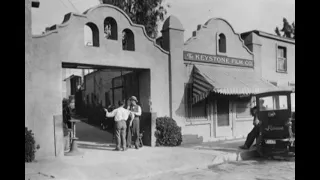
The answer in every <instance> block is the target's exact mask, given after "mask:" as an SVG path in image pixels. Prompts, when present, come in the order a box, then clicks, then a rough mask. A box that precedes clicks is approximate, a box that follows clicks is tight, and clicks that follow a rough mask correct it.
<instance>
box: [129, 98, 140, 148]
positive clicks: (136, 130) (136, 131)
mask: <svg viewBox="0 0 320 180" xmlns="http://www.w3.org/2000/svg"><path fill="white" fill-rule="evenodd" d="M130 101H131V106H130V111H131V112H133V113H134V119H133V120H132V121H130V126H131V124H132V134H133V141H134V145H135V148H136V149H139V144H140V142H139V136H140V116H141V113H142V112H141V107H140V106H139V105H137V102H138V99H137V98H136V97H135V96H131V98H130Z"/></svg>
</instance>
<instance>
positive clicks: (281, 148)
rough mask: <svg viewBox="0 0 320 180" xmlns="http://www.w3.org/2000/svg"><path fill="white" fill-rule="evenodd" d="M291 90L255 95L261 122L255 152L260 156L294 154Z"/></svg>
mask: <svg viewBox="0 0 320 180" xmlns="http://www.w3.org/2000/svg"><path fill="white" fill-rule="evenodd" d="M292 93H293V92H292V91H291V90H281V91H268V92H263V93H259V94H256V102H257V117H258V119H259V120H260V122H261V125H260V135H259V138H258V143H257V144H256V145H257V151H258V153H259V154H260V155H261V156H274V155H281V156H282V155H290V154H294V153H295V113H293V112H292V110H291V94H292Z"/></svg>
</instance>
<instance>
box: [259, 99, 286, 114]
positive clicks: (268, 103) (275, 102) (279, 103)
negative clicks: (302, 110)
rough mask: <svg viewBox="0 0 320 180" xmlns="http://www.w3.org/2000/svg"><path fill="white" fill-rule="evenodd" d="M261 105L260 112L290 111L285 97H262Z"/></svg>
mask: <svg viewBox="0 0 320 180" xmlns="http://www.w3.org/2000/svg"><path fill="white" fill-rule="evenodd" d="M259 103H260V111H272V110H283V109H288V100H287V96H284V95H280V96H278V95H275V96H266V97H262V98H260V99H259Z"/></svg>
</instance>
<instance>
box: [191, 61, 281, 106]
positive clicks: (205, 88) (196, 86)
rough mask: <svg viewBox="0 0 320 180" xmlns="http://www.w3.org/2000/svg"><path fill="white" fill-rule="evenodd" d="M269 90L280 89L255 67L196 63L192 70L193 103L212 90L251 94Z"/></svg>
mask: <svg viewBox="0 0 320 180" xmlns="http://www.w3.org/2000/svg"><path fill="white" fill-rule="evenodd" d="M269 90H278V87H276V86H274V85H272V84H271V83H269V82H267V81H266V80H263V79H262V78H260V77H259V75H258V74H256V73H255V72H254V70H253V69H240V68H233V67H217V66H201V65H197V66H195V65H194V67H193V70H192V98H193V99H192V102H193V103H197V102H198V101H201V100H202V99H204V98H206V97H207V96H208V94H209V93H210V92H216V93H220V94H224V95H250V94H256V93H259V92H261V91H269Z"/></svg>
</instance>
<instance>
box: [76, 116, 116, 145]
mask: <svg viewBox="0 0 320 180" xmlns="http://www.w3.org/2000/svg"><path fill="white" fill-rule="evenodd" d="M73 119H77V120H80V121H81V122H79V123H77V124H76V137H77V138H78V141H77V145H78V147H79V148H83V149H95V150H113V149H114V148H115V140H114V139H113V133H112V131H111V130H109V131H106V130H102V129H101V128H100V127H96V126H93V125H91V124H88V123H87V121H86V119H85V118H81V117H79V116H78V117H73Z"/></svg>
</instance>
